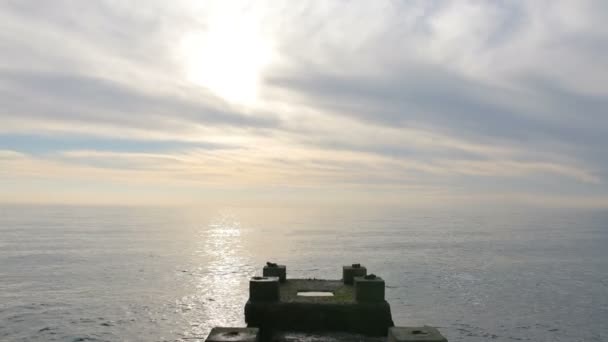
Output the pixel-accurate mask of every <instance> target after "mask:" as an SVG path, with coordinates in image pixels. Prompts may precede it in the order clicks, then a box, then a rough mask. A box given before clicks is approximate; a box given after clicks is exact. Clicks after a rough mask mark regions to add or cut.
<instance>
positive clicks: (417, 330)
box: [388, 326, 448, 342]
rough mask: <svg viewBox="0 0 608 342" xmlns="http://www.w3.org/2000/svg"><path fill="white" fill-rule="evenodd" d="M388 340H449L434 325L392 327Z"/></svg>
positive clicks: (442, 341)
mask: <svg viewBox="0 0 608 342" xmlns="http://www.w3.org/2000/svg"><path fill="white" fill-rule="evenodd" d="M388 342H448V340H447V339H446V338H445V337H443V336H442V335H441V333H439V330H437V329H435V328H433V327H426V326H425V327H392V328H390V329H389V330H388Z"/></svg>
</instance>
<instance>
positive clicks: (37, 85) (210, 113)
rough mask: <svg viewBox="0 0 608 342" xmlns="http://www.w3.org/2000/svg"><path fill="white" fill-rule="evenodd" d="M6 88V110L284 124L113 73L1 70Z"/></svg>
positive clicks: (116, 119) (0, 86)
mask: <svg viewBox="0 0 608 342" xmlns="http://www.w3.org/2000/svg"><path fill="white" fill-rule="evenodd" d="M0 94H1V96H2V98H3V99H4V100H3V111H2V114H0V116H1V115H4V116H18V117H34V118H49V117H52V118H53V119H55V120H60V119H70V120H77V121H89V122H93V123H94V122H108V123H123V124H127V123H128V124H131V125H133V126H135V127H138V126H148V127H157V128H159V127H161V128H162V127H163V125H166V124H167V121H171V120H176V121H184V122H186V123H187V122H190V123H191V124H213V125H233V126H239V127H258V128H263V127H274V126H276V125H278V121H277V120H276V119H274V118H273V117H270V116H266V117H258V116H255V117H254V116H246V115H241V114H239V113H236V112H230V111H224V110H221V109H216V108H213V107H210V106H208V105H206V104H203V103H201V102H197V101H196V99H195V98H194V99H193V98H190V97H189V98H177V97H172V96H168V95H162V94H149V93H145V92H142V91H140V90H138V89H134V88H132V87H129V86H128V85H125V84H119V83H117V82H114V81H111V80H108V79H101V78H96V77H90V76H84V75H77V74H69V73H65V72H64V73H61V72H30V71H23V70H10V71H9V70H0ZM155 120H158V121H155Z"/></svg>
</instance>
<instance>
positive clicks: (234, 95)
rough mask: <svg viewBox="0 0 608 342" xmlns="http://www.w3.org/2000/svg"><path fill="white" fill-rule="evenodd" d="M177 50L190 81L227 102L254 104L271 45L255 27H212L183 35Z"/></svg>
mask: <svg viewBox="0 0 608 342" xmlns="http://www.w3.org/2000/svg"><path fill="white" fill-rule="evenodd" d="M181 47H182V53H183V55H184V60H185V66H184V67H185V73H186V78H187V79H188V80H189V81H190V82H192V83H194V84H197V85H199V86H201V87H204V88H206V89H208V90H209V91H210V92H212V93H213V94H215V95H217V96H219V97H221V98H223V99H224V100H226V101H228V102H231V103H237V104H241V105H252V104H254V103H255V102H256V100H257V98H258V90H259V84H260V81H261V77H262V72H263V69H264V67H265V66H267V65H268V64H269V63H270V61H271V57H272V46H271V44H270V43H269V42H268V41H267V40H265V39H264V38H263V37H262V35H261V34H260V33H259V30H258V29H257V27H256V25H252V24H249V25H247V24H243V23H241V24H240V25H239V24H237V23H235V22H228V23H222V24H217V25H212V26H210V27H209V29H208V30H206V31H203V32H196V33H190V34H187V35H186V36H185V37H184V39H183V41H182V46H181Z"/></svg>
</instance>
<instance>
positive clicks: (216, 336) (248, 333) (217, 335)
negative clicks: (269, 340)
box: [205, 327, 260, 342]
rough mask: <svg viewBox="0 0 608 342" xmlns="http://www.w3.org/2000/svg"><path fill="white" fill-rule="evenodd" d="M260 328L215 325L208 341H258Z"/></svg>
mask: <svg viewBox="0 0 608 342" xmlns="http://www.w3.org/2000/svg"><path fill="white" fill-rule="evenodd" d="M259 334H260V333H259V329H258V328H226V327H215V328H213V329H211V332H210V333H209V336H208V337H207V339H206V340H205V341H206V342H257V341H258V338H259Z"/></svg>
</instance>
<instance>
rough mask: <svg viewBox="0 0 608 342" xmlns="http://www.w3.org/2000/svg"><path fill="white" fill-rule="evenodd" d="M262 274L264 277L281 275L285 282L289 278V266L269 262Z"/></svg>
mask: <svg viewBox="0 0 608 342" xmlns="http://www.w3.org/2000/svg"><path fill="white" fill-rule="evenodd" d="M262 275H263V276H264V277H279V281H280V282H281V283H284V282H285V280H286V279H287V267H286V266H285V265H277V264H274V263H271V262H267V263H266V266H264V271H263V273H262Z"/></svg>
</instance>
